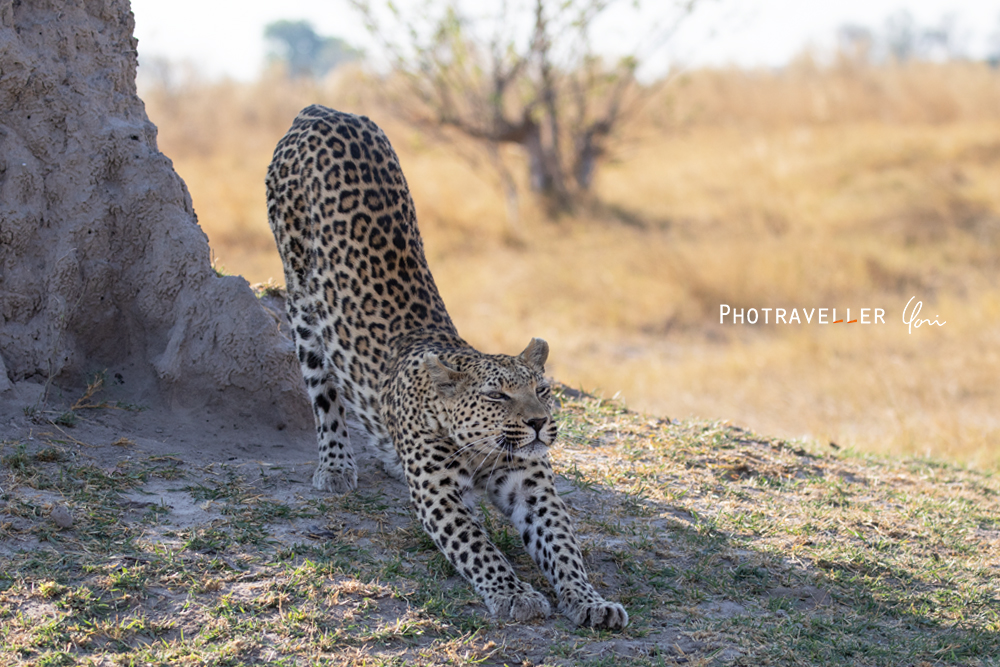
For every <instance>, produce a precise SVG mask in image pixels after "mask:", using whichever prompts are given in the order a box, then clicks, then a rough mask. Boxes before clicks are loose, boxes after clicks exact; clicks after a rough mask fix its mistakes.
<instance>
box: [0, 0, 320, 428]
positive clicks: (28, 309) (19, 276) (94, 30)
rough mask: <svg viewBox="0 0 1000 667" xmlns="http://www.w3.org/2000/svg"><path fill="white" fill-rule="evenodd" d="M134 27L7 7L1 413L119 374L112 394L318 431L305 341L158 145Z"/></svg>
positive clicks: (105, 11) (0, 189) (93, 11)
mask: <svg viewBox="0 0 1000 667" xmlns="http://www.w3.org/2000/svg"><path fill="white" fill-rule="evenodd" d="M133 27H134V20H133V17H132V13H131V11H130V8H129V4H128V1H127V0H90V1H88V2H85V3H66V2H63V1H62V0H33V1H32V2H19V1H17V0H0V72H2V77H0V318H2V320H0V321H2V326H0V403H2V402H3V401H4V400H5V397H7V400H10V397H11V396H12V395H13V394H14V393H16V392H13V391H12V389H11V383H12V382H13V383H18V382H28V383H29V384H30V383H32V382H34V383H38V382H51V383H52V385H53V386H55V387H62V388H64V389H73V390H75V389H76V388H78V387H82V386H83V385H84V384H85V382H86V379H87V378H88V376H90V375H91V374H93V373H96V372H102V371H106V376H107V383H106V384H107V392H108V394H109V395H110V396H109V397H110V398H112V399H115V398H117V399H122V400H127V401H132V402H136V403H142V404H146V405H151V406H152V405H156V406H160V405H163V406H167V407H168V408H169V409H171V410H173V411H174V412H177V413H191V412H192V411H194V412H200V413H204V412H205V411H206V410H208V411H210V412H211V413H212V414H215V415H220V416H221V415H227V416H228V415H232V416H235V417H237V418H239V419H240V420H241V421H242V422H246V421H248V420H249V421H251V422H256V423H259V424H261V425H268V424H269V425H272V426H274V427H282V428H283V427H284V426H293V427H301V428H308V427H309V425H310V424H311V415H310V413H309V406H308V400H307V398H306V396H305V394H304V390H303V387H302V380H301V376H300V373H299V370H298V366H297V362H296V360H295V358H294V353H293V350H292V346H291V343H290V341H289V340H288V339H287V338H286V337H284V336H282V335H281V333H280V332H279V329H278V324H277V320H276V318H275V316H274V314H273V313H271V312H269V311H267V310H266V309H264V308H262V307H261V305H260V304H259V303H258V301H257V299H256V297H255V296H254V294H253V292H252V290H251V289H250V287H249V285H248V284H247V282H246V281H245V280H244V279H243V278H240V277H235V276H227V277H219V276H217V275H216V274H215V272H214V271H213V269H212V267H211V266H210V259H209V248H208V240H207V238H206V236H205V234H204V233H203V232H202V230H201V228H200V227H199V226H198V224H197V218H196V216H195V213H194V209H193V207H192V204H191V197H190V195H189V194H188V191H187V188H186V187H185V185H184V183H183V181H181V179H180V177H179V176H178V175H177V174H176V173H175V172H174V170H173V165H172V163H171V161H170V160H169V159H168V158H167V157H166V156H165V155H163V154H162V153H160V152H159V150H158V149H157V145H156V127H155V126H154V125H153V124H152V123H151V122H150V121H149V119H148V118H147V117H146V113H145V108H144V105H143V103H142V100H140V99H139V97H138V96H137V94H136V88H135V73H136V66H137V52H136V40H135V38H134V37H133V36H132V31H133ZM262 170H263V168H262ZM261 187H263V185H261ZM8 407H9V406H8Z"/></svg>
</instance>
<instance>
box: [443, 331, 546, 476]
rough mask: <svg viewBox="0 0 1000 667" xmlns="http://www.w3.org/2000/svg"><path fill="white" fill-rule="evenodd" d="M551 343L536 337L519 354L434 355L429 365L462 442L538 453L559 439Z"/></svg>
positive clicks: (527, 454) (529, 455) (451, 428)
mask: <svg viewBox="0 0 1000 667" xmlns="http://www.w3.org/2000/svg"><path fill="white" fill-rule="evenodd" d="M548 356H549V345H548V343H546V342H545V341H544V340H542V339H541V338H532V339H531V342H530V343H529V344H528V347H526V348H525V349H524V351H523V352H521V354H519V355H517V356H516V357H511V356H507V355H503V354H499V355H487V354H479V353H475V352H473V353H467V352H463V353H461V354H456V355H453V356H452V355H444V356H440V357H439V356H438V355H436V354H429V355H427V356H426V357H425V358H424V368H425V369H426V371H427V373H428V376H429V377H430V380H431V385H432V386H433V387H434V389H435V390H436V391H437V394H438V397H439V398H440V400H441V404H442V406H443V408H444V411H445V413H446V415H447V417H446V419H447V421H448V422H449V424H448V430H449V431H450V436H451V438H452V439H453V440H454V441H455V443H456V444H458V445H459V446H468V447H469V448H470V449H473V448H477V449H479V450H480V451H486V450H488V449H493V448H495V449H499V450H501V451H504V452H507V453H510V454H513V455H517V456H522V457H526V458H536V457H540V456H543V455H544V454H545V452H546V450H547V448H548V447H549V446H550V445H551V444H552V443H553V442H554V441H555V438H556V431H557V428H556V424H555V422H554V421H553V419H552V393H551V392H552V390H551V387H550V386H549V382H548V380H546V379H545V360H546V359H547V358H548Z"/></svg>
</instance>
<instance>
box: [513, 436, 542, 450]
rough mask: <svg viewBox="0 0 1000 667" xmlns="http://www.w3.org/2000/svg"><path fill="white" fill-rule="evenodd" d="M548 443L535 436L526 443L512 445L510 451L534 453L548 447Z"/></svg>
mask: <svg viewBox="0 0 1000 667" xmlns="http://www.w3.org/2000/svg"><path fill="white" fill-rule="evenodd" d="M548 447H549V444H548V443H547V442H543V441H542V440H541V439H540V438H535V439H534V440H532V441H531V442H529V443H527V444H526V445H520V446H518V447H512V448H511V451H512V452H514V453H516V454H534V453H537V452H543V451H545V450H546V449H548Z"/></svg>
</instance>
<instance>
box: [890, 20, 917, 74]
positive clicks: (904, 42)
mask: <svg viewBox="0 0 1000 667" xmlns="http://www.w3.org/2000/svg"><path fill="white" fill-rule="evenodd" d="M918 35H919V32H918V28H917V22H916V20H915V19H914V18H913V14H911V13H910V12H908V11H907V10H905V9H901V10H899V11H898V12H896V13H894V14H892V15H890V16H889V18H887V19H886V20H885V37H884V39H885V45H886V47H887V49H888V51H889V55H890V56H892V57H893V58H894V59H896V60H897V61H899V62H903V61H906V60H909V59H910V58H912V57H913V56H915V55H916V54H917V47H918Z"/></svg>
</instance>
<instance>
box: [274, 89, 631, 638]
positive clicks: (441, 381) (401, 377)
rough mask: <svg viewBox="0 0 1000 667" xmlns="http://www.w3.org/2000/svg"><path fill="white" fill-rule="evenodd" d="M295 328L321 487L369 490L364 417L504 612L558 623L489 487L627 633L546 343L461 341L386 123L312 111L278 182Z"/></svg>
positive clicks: (581, 592) (304, 116) (560, 569)
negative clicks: (355, 441)
mask: <svg viewBox="0 0 1000 667" xmlns="http://www.w3.org/2000/svg"><path fill="white" fill-rule="evenodd" d="M267 202H268V204H267V206H268V217H269V220H270V224H271V229H272V231H273V232H274V236H275V240H276V242H277V245H278V249H279V251H280V253H281V257H282V261H283V263H284V269H285V280H286V283H287V288H288V302H287V303H288V317H289V319H290V320H291V324H292V330H293V332H294V339H295V347H296V350H297V351H298V357H299V361H300V362H301V365H302V373H303V375H304V377H305V381H306V386H307V387H308V390H309V394H310V396H311V398H312V403H313V412H314V414H315V417H316V432H317V436H318V439H319V465H318V467H317V469H316V472H315V474H314V476H313V485H314V486H315V487H316V488H318V489H321V490H326V491H332V492H335V493H342V492H345V491H349V490H351V489H353V488H355V486H356V485H357V468H356V466H355V462H354V457H353V454H352V451H351V444H350V441H349V439H348V430H347V419H348V417H349V416H351V415H354V416H355V417H356V419H357V421H360V423H361V425H362V426H363V427H364V430H365V431H367V433H368V434H369V436H370V441H371V445H372V446H373V448H374V450H375V452H376V455H377V457H378V458H379V459H380V460H381V462H382V463H383V464H384V466H385V468H386V471H387V472H388V473H389V474H391V475H393V476H395V477H397V478H399V479H401V480H405V481H406V483H407V485H408V487H409V490H410V499H411V501H412V503H413V506H414V508H415V509H416V511H417V513H418V515H419V517H420V522H421V524H423V527H424V529H425V530H426V531H427V533H428V534H429V535H430V536H431V538H432V539H433V540H434V543H435V544H436V545H437V546H438V548H439V549H440V550H441V551H442V552H443V553H444V554H445V556H447V558H448V560H449V561H450V562H451V564H452V565H453V566H454V567H455V568H456V570H458V571H459V572H461V573H462V575H463V576H464V577H465V578H466V579H467V580H468V581H469V582H470V583H471V584H472V585H473V587H474V588H475V589H476V591H477V592H478V593H479V594H480V595H481V596H482V597H483V599H484V600H485V602H486V605H487V607H488V608H489V609H490V611H491V612H492V613H494V614H496V615H497V616H500V617H505V618H512V619H515V620H518V621H523V620H528V619H531V618H535V617H545V616H547V615H548V614H549V603H548V601H547V599H546V598H545V596H544V595H542V594H541V593H539V592H537V591H535V590H534V589H533V588H532V587H531V586H529V585H528V584H526V583H524V582H523V581H521V580H520V579H518V577H517V575H516V574H515V573H514V569H513V568H512V567H511V565H510V563H508V561H507V559H506V558H504V556H503V554H501V552H500V551H499V550H498V549H497V548H496V547H495V546H494V545H493V544H492V543H490V541H489V539H488V538H487V536H486V533H485V531H484V530H483V527H482V526H481V525H480V523H479V522H478V520H477V518H476V515H475V514H474V512H473V511H472V507H473V504H472V494H473V491H483V492H485V494H486V495H487V497H489V499H490V500H491V501H492V502H493V503H494V504H495V505H496V506H497V507H498V508H499V509H500V510H501V511H502V512H503V513H504V514H505V515H506V516H507V517H509V519H510V520H511V521H512V522H513V524H514V525H515V526H516V527H517V530H518V532H519V533H520V535H521V538H522V540H523V542H524V546H525V547H526V549H527V551H528V552H529V553H530V554H531V557H532V558H533V559H534V560H535V562H536V563H537V564H538V565H539V567H540V568H541V569H542V571H543V572H544V573H545V575H546V576H547V577H548V579H549V581H550V582H551V583H552V585H553V587H554V588H555V590H556V593H557V595H558V598H559V609H560V610H561V611H562V612H563V613H564V614H566V616H568V617H569V618H570V620H572V621H573V622H574V623H576V624H577V625H589V626H593V627H598V628H610V629H620V628H623V627H625V625H626V624H627V623H628V614H627V613H626V612H625V609H624V608H623V607H622V606H621V605H619V604H615V603H613V602H608V601H607V600H605V599H604V598H602V597H601V596H600V595H599V594H598V593H597V591H596V590H594V588H593V586H591V585H590V583H589V582H588V580H587V573H586V570H585V569H584V566H583V557H582V555H581V553H580V547H579V545H578V544H577V541H576V538H575V537H574V535H573V529H572V527H571V524H570V517H569V513H568V512H567V509H566V505H565V504H564V503H563V501H562V499H560V497H559V495H558V494H557V493H556V491H555V487H554V481H553V473H552V468H551V466H550V465H549V461H548V453H547V452H548V447H549V446H550V445H551V444H552V443H553V441H554V440H555V437H556V425H555V423H554V422H553V420H552V416H551V413H550V402H551V396H550V387H549V385H548V383H547V382H546V380H545V377H544V366H545V361H546V359H547V357H548V345H547V344H546V343H545V341H543V340H541V339H538V338H534V339H532V341H531V342H530V344H529V345H528V347H527V348H525V350H524V351H523V352H521V354H519V355H518V356H516V357H511V356H506V355H487V354H482V353H480V352H477V351H476V350H474V349H473V348H472V347H471V346H469V345H468V344H467V343H466V342H465V341H464V340H462V339H461V338H460V337H459V335H458V332H457V331H456V329H455V325H454V324H453V323H452V321H451V318H450V317H449V316H448V312H447V311H446V310H445V306H444V303H443V302H442V300H441V296H440V295H439V294H438V290H437V287H436V286H435V284H434V279H433V278H432V277H431V273H430V270H429V269H428V268H427V260H426V259H425V257H424V250H423V243H422V241H421V238H420V233H419V231H418V230H417V221H416V216H415V213H414V208H413V201H412V199H411V198H410V192H409V189H408V187H407V184H406V180H405V179H404V178H403V173H402V171H401V170H400V166H399V160H398V158H397V157H396V153H395V152H394V151H393V149H392V147H391V146H390V145H389V140H388V139H387V138H386V137H385V135H384V134H383V133H382V130H381V129H379V127H378V126H377V125H375V123H373V122H372V121H370V120H369V119H368V118H365V117H363V116H353V115H350V114H346V113H341V112H338V111H334V110H332V109H327V108H325V107H321V106H315V105H314V106H310V107H307V108H306V109H304V110H303V111H302V112H301V113H300V114H299V115H298V117H297V118H296V119H295V122H294V124H293V125H292V127H291V129H290V130H289V131H288V133H287V134H286V135H285V136H284V138H282V139H281V141H280V142H279V143H278V146H277V148H276V149H275V151H274V159H273V160H272V161H271V165H270V167H269V168H268V172H267Z"/></svg>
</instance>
